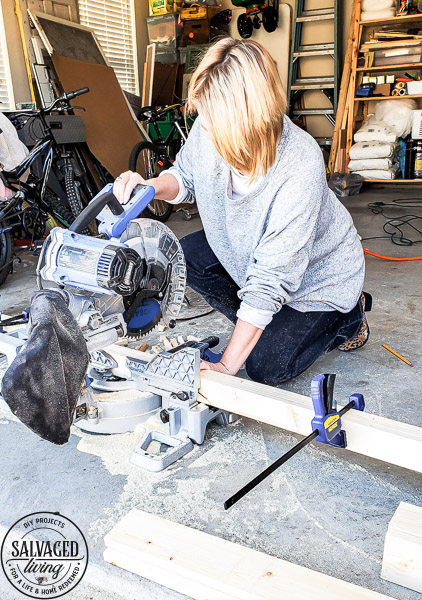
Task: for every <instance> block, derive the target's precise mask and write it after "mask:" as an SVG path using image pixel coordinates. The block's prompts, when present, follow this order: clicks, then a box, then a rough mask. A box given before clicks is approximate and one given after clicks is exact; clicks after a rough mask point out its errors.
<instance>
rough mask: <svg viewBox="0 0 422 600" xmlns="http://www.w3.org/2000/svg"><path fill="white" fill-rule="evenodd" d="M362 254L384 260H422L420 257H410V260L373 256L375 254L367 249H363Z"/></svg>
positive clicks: (380, 255) (379, 255)
mask: <svg viewBox="0 0 422 600" xmlns="http://www.w3.org/2000/svg"><path fill="white" fill-rule="evenodd" d="M363 252H364V254H370V255H371V256H375V257H376V258H383V259H384V260H399V261H403V260H422V256H412V257H411V258H394V257H393V256H383V255H382V254H375V252H371V251H370V250H368V248H364V249H363Z"/></svg>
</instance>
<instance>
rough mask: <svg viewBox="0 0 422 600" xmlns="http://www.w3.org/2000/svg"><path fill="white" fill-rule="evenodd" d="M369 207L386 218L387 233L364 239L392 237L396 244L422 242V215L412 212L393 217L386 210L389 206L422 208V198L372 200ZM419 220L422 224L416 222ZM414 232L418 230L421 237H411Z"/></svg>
mask: <svg viewBox="0 0 422 600" xmlns="http://www.w3.org/2000/svg"><path fill="white" fill-rule="evenodd" d="M368 208H369V209H370V210H371V212H372V213H373V214H374V215H381V216H382V217H384V219H386V222H385V223H384V225H383V231H384V232H385V233H386V235H377V236H371V237H366V238H362V241H366V240H379V239H390V240H391V241H392V243H393V244H395V245H396V246H414V245H415V244H421V243H422V215H418V214H413V213H412V214H406V215H399V216H395V217H392V216H389V215H387V214H385V212H384V211H385V210H387V209H389V208H390V209H391V208H394V209H397V208H401V209H412V210H414V209H415V208H416V209H421V210H422V200H421V199H420V198H399V199H397V200H392V201H391V202H370V203H369V204H368ZM419 222H421V225H419V226H417V225H416V223H419ZM409 229H410V230H411V231H410V233H409ZM412 230H413V231H412ZM413 232H416V233H417V234H419V235H420V236H421V237H420V238H416V239H413V238H411V237H410V235H411V234H412V233H413Z"/></svg>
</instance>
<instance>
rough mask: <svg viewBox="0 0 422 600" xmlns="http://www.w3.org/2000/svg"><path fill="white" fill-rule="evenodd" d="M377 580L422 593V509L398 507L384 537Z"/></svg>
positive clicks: (403, 505)
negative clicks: (379, 577)
mask: <svg viewBox="0 0 422 600" xmlns="http://www.w3.org/2000/svg"><path fill="white" fill-rule="evenodd" d="M381 577H382V578H383V579H387V580H388V581H392V582H393V583H398V584H399V585H402V586H404V587H407V588H410V589H411V590H416V591H417V592H421V593H422V507H421V506H413V505H412V504H408V503H407V502H400V505H399V507H398V509H397V510H396V512H395V513H394V516H393V518H392V519H391V521H390V524H389V525H388V531H387V535H386V536H385V545H384V556H383V560H382V571H381Z"/></svg>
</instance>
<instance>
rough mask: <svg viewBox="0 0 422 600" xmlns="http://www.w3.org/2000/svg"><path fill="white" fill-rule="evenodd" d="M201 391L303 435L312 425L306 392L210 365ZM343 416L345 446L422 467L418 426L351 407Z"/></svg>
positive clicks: (217, 403) (203, 397)
mask: <svg viewBox="0 0 422 600" xmlns="http://www.w3.org/2000/svg"><path fill="white" fill-rule="evenodd" d="M199 391H200V397H199V399H200V401H201V402H204V403H205V404H208V405H210V406H214V407H216V408H221V409H223V410H227V411H229V412H232V413H235V414H238V415H242V416H244V417H249V418H251V419H255V420H256V421H261V422H263V423H268V424H269V425H274V426H276V427H280V428H281V429H287V430H288V431H294V432H295V433H300V434H301V435H308V434H309V433H311V431H312V430H311V420H312V417H313V416H314V410H313V406H312V401H311V399H310V398H308V397H307V396H301V395H300V394H295V393H293V392H288V391H286V390H281V389H279V388H274V387H270V386H267V385H262V384H259V383H254V382H253V381H247V380H245V379H240V378H237V377H230V376H229V375H223V374H221V373H213V372H212V371H205V372H202V373H201V387H200V390H199ZM351 391H358V390H351ZM344 400H345V401H344V404H347V398H345V399H344ZM339 403H340V402H339ZM342 421H343V426H344V429H345V430H346V433H347V449H348V450H351V451H352V452H358V453H359V454H364V455H365V456H370V457H372V458H376V459H378V460H382V461H384V462H387V463H391V464H392V465H397V466H399V467H404V468H406V469H412V470H413V471H417V472H418V473H422V428H421V427H415V426H414V425H408V424H406V423H400V422H398V421H392V420H390V419H385V418H383V417H378V416H377V415H371V414H369V413H366V412H359V411H355V410H351V411H350V412H348V413H347V414H346V415H344V417H342Z"/></svg>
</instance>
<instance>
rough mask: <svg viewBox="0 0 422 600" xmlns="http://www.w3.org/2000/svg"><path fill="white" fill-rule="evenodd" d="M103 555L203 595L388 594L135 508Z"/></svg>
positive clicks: (216, 599)
mask: <svg viewBox="0 0 422 600" xmlns="http://www.w3.org/2000/svg"><path fill="white" fill-rule="evenodd" d="M104 541H105V544H106V550H105V552H104V559H105V560H106V561H108V562H111V563H112V564H114V565H116V566H119V567H121V568H123V569H126V570H128V571H131V572H133V573H136V574H138V575H141V576H142V577H145V578H147V579H150V580H152V581H155V582H156V583H159V584H160V585H163V586H165V587H169V588H171V589H173V590H175V591H177V592H180V593H182V594H186V595H187V596H188V597H189V598H195V599H198V600H230V599H238V600H281V599H282V598H285V599H286V600H287V599H288V600H305V599H310V598H313V599H315V600H318V599H322V598H323V599H324V600H340V599H341V600H382V599H384V600H385V599H386V598H387V596H384V595H382V594H378V593H376V592H372V591H370V590H367V589H364V588H361V587H358V586H356V585H353V584H351V583H348V582H346V581H342V580H340V579H335V578H334V577H329V576H328V575H324V574H323V573H318V572H316V571H312V570H310V569H307V568H305V567H301V566H299V565H294V564H292V563H289V562H287V561H285V560H281V559H279V558H275V557H273V556H269V555H267V554H264V553H263V552H258V551H256V550H252V549H250V548H246V547H244V546H240V545H238V544H234V543H233V542H228V541H226V540H222V539H220V538H218V537H216V536H213V535H209V534H207V533H204V532H202V531H198V530H196V529H191V528H189V527H185V526H184V525H180V524H178V523H172V522H171V521H167V520H165V519H163V518H162V517H157V516H155V515H150V514H148V513H145V512H142V511H139V510H137V509H132V510H131V511H130V512H129V514H127V515H126V516H125V517H124V518H123V519H122V520H121V521H120V522H119V523H118V524H117V525H116V526H115V527H113V529H112V530H111V531H110V533H108V534H107V535H106V536H105V539H104Z"/></svg>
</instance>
